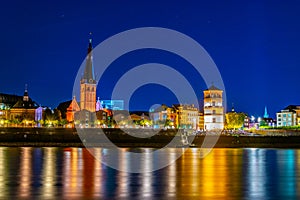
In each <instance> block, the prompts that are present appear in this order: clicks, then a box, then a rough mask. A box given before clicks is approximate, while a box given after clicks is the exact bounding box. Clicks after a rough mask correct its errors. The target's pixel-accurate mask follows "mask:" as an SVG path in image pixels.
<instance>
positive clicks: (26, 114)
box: [8, 88, 43, 126]
mask: <svg viewBox="0 0 300 200" xmlns="http://www.w3.org/2000/svg"><path fill="white" fill-rule="evenodd" d="M42 112H43V109H42V108H41V107H40V106H39V105H38V104H37V103H36V102H34V101H33V100H32V99H31V98H29V95H28V91H27V88H26V89H25V92H24V95H23V98H22V99H19V100H18V101H17V102H16V103H15V105H13V107H11V108H10V109H9V110H8V120H10V121H11V123H12V124H15V125H19V124H21V125H22V126H35V125H36V124H38V122H39V121H40V120H42Z"/></svg>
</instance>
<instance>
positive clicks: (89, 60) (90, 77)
mask: <svg viewBox="0 0 300 200" xmlns="http://www.w3.org/2000/svg"><path fill="white" fill-rule="evenodd" d="M92 50H93V47H92V39H89V47H88V54H87V57H86V63H85V69H84V74H83V77H82V78H81V81H80V109H81V110H84V109H85V110H88V111H90V112H95V109H96V86H97V85H96V80H95V75H94V67H93V55H92Z"/></svg>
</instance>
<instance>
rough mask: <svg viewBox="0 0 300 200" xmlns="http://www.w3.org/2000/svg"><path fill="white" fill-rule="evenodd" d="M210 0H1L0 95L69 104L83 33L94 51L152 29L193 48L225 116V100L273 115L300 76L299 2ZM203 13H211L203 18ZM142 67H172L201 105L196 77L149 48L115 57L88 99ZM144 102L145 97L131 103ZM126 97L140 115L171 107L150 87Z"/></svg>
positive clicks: (289, 99)
mask: <svg viewBox="0 0 300 200" xmlns="http://www.w3.org/2000/svg"><path fill="white" fill-rule="evenodd" d="M214 3H216V2H211V3H206V4H203V3H199V2H198V3H195V2H191V3H189V4H183V3H174V4H172V3H170V4H169V3H167V2H164V3H159V4H157V5H155V3H154V4H143V3H138V2H136V3H128V4H127V3H103V2H93V1H91V2H88V3H86V4H85V3H80V4H75V3H74V4H72V5H69V4H66V3H57V4H55V3H53V4H51V3H48V4H47V3H46V4H45V3H43V4H41V3H39V2H36V3H35V4H33V5H32V4H30V5H27V4H26V3H24V2H21V1H20V2H17V3H16V4H13V3H6V4H5V5H4V6H3V8H2V9H3V11H2V12H1V13H2V14H1V21H2V23H1V24H2V26H3V30H5V31H3V32H1V33H0V34H1V37H0V40H1V44H3V46H2V47H3V48H2V49H1V51H0V53H1V55H2V56H1V58H2V64H3V66H4V67H2V74H3V75H2V81H1V84H0V92H2V93H8V94H17V95H22V93H23V91H24V85H25V84H28V89H29V95H30V96H31V97H32V98H33V99H34V100H36V101H37V102H38V103H40V104H42V105H46V106H50V107H52V108H55V107H56V106H58V104H59V103H60V102H62V101H66V100H70V99H72V87H73V83H74V80H75V75H76V73H77V70H78V68H79V67H80V64H81V63H82V62H83V60H84V58H85V56H86V49H87V45H88V39H89V32H93V45H94V47H95V46H96V45H97V44H99V43H101V42H102V41H103V40H105V39H106V38H108V37H110V36H112V35H114V34H116V33H119V32H122V31H125V30H128V29H132V28H137V27H145V26H157V27H165V28H170V29H174V30H177V31H180V32H182V33H184V34H186V35H188V36H190V37H192V38H193V39H195V40H196V41H197V42H199V43H200V44H201V45H203V47H204V48H205V49H206V50H207V52H208V53H209V54H210V55H211V57H212V59H213V60H214V62H215V63H216V65H217V67H218V68H219V70H220V72H221V75H222V77H223V81H224V83H225V88H226V94H227V106H228V108H227V111H229V110H230V108H231V104H232V103H234V105H235V108H236V110H237V111H239V112H240V111H241V112H246V113H248V114H251V115H256V116H262V115H263V112H264V108H265V106H267V107H268V111H269V113H270V115H271V117H275V113H276V112H278V111H280V110H281V109H282V108H284V107H286V106H288V105H291V104H299V99H300V94H298V93H297V92H296V91H297V84H295V81H296V80H297V74H299V72H300V71H299V69H298V65H299V63H300V60H299V58H300V57H299V53H298V51H297V47H298V46H299V43H300V39H299V38H298V35H299V33H300V27H299V24H298V23H297V10H298V8H299V3H298V4H292V3H288V4H284V5H282V4H280V3H277V2H272V4H268V3H266V2H262V3H259V2H257V3H249V4H241V3H239V2H235V3H232V4H225V3H223V2H222V3H220V2H218V3H217V4H216V6H214ZM18 7H24V9H18ZM212 10H214V14H210V11H212ZM278 11H279V12H278ZM158 13H159V16H157V15H158ZM216 13H217V14H216ZM136 15H138V16H139V17H138V18H139V19H137V17H136ZM150 61H151V62H158V63H163V64H166V65H169V66H171V67H174V68H175V69H177V70H178V71H180V72H181V73H182V74H184V75H185V76H187V77H188V78H189V81H190V82H191V85H192V86H193V88H194V90H195V91H199V92H198V93H197V97H198V100H199V101H203V96H202V90H205V89H206V88H207V87H206V85H205V84H204V83H203V81H202V80H201V77H200V79H199V76H193V74H194V73H193V72H194V71H193V69H191V66H190V65H188V64H187V63H186V62H185V61H184V60H182V59H180V58H178V57H176V56H174V55H172V54H168V53H166V52H161V51H154V50H148V51H137V52H133V53H130V54H127V55H126V56H122V57H120V58H119V59H118V60H116V62H114V63H113V64H112V66H111V68H110V69H109V71H108V76H107V77H104V79H103V80H102V82H103V83H101V80H100V83H101V84H99V85H98V88H97V89H98V91H97V97H98V96H99V97H100V99H109V92H110V91H111V89H112V87H113V83H115V82H116V81H117V79H118V78H119V77H120V76H121V75H122V73H124V72H126V70H128V69H130V68H132V67H134V66H136V65H138V64H143V63H145V62H150ZM96 75H97V74H96ZM112 75H113V77H112ZM161 94H164V95H161ZM149 96H155V98H154V99H153V100H152V101H150V100H149V101H147V102H144V105H143V104H141V103H140V102H141V100H142V99H145V98H146V99H149V98H148V97H149ZM132 100H133V102H132V110H147V109H146V108H149V105H152V104H154V103H164V104H168V105H171V104H173V103H176V100H175V98H174V95H172V93H171V92H170V91H168V90H167V89H166V88H163V87H159V86H158V85H152V86H150V85H146V86H144V87H142V88H140V89H139V90H138V91H136V93H135V94H134V96H133V98H132ZM143 108H144V109H143Z"/></svg>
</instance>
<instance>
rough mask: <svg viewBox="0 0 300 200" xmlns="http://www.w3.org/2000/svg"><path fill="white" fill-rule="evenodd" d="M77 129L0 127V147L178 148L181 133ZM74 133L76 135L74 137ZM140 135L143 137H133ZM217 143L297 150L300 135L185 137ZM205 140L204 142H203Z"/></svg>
mask: <svg viewBox="0 0 300 200" xmlns="http://www.w3.org/2000/svg"><path fill="white" fill-rule="evenodd" d="M126 131H127V132H130V135H129V134H126V133H124V132H123V131H122V129H117V128H107V129H97V128H90V129H80V130H79V131H78V130H76V129H72V128H0V146H10V147H13V146H15V147H19V146H20V147H22V146H32V147H85V146H86V145H88V146H90V147H103V148H106V147H111V146H112V144H114V145H116V146H118V147H147V148H162V147H164V146H166V145H167V144H169V143H170V141H172V144H171V145H170V147H181V144H182V142H181V139H182V137H181V133H182V130H174V129H172V130H160V131H159V132H157V131H158V130H153V129H127V130H126ZM78 132H79V133H80V134H78ZM140 134H143V137H144V138H139V137H134V136H138V135H140ZM206 137H207V138H210V139H212V140H217V142H216V144H213V146H214V147H215V148H300V136H299V134H296V135H295V136H293V135H292V134H289V136H285V135H281V134H278V135H275V134H273V135H272V136H270V135H255V136H248V135H236V134H235V135H220V136H216V135H203V134H202V135H193V136H188V137H187V138H188V140H189V142H190V144H191V145H190V146H191V147H199V148H200V147H201V145H202V143H203V141H204V139H205V138H206ZM207 138H206V139H207Z"/></svg>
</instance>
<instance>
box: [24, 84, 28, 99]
mask: <svg viewBox="0 0 300 200" xmlns="http://www.w3.org/2000/svg"><path fill="white" fill-rule="evenodd" d="M27 87H28V86H27V84H25V90H24V95H23V101H29V96H28V88H27Z"/></svg>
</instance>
